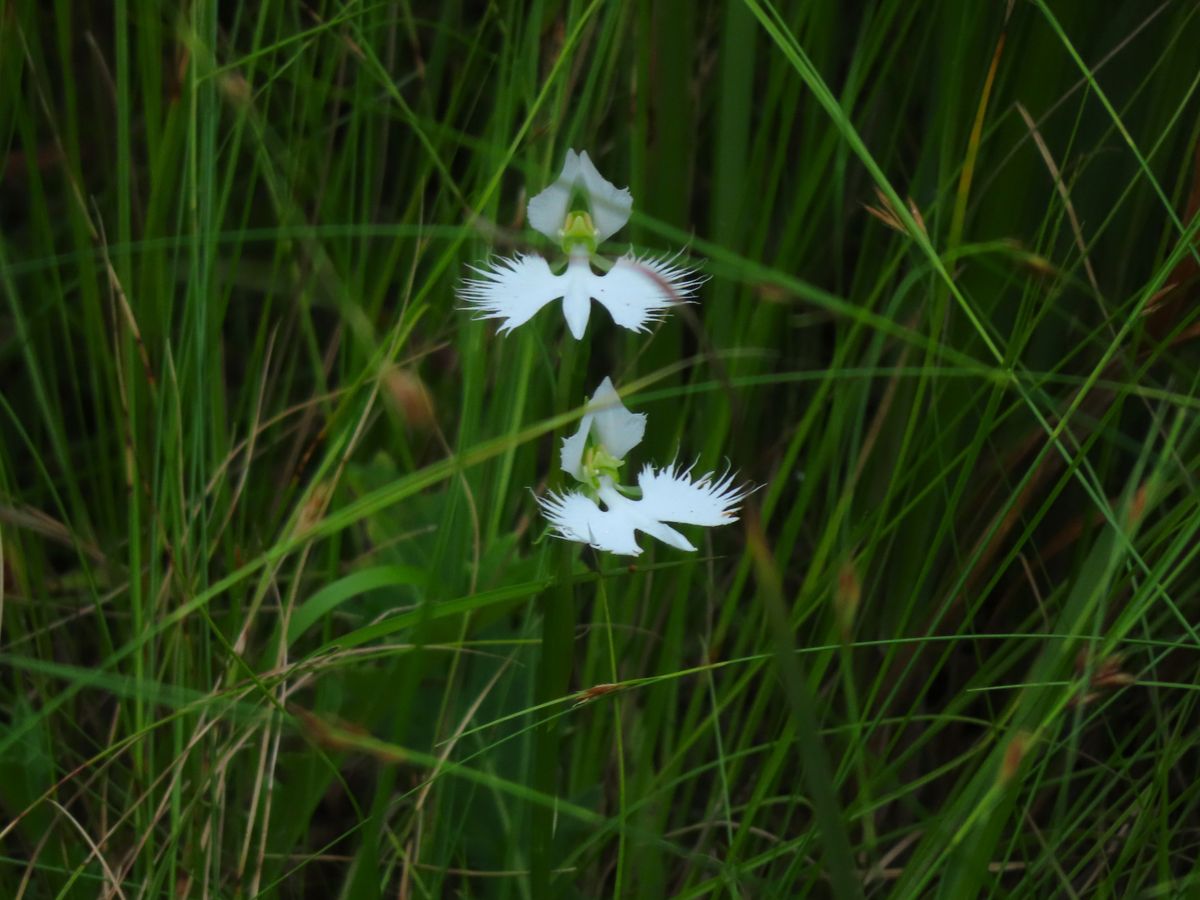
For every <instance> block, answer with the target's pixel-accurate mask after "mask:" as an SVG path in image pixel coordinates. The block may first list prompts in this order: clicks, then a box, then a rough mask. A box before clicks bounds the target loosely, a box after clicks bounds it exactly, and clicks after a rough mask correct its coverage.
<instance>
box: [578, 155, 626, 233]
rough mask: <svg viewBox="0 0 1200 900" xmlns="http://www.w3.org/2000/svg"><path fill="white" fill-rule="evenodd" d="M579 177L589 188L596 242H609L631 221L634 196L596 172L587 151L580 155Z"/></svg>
mask: <svg viewBox="0 0 1200 900" xmlns="http://www.w3.org/2000/svg"><path fill="white" fill-rule="evenodd" d="M579 176H580V178H581V179H582V181H583V185H584V187H585V188H587V192H588V205H589V206H590V207H591V213H592V222H593V224H595V226H596V240H597V241H605V240H608V238H610V237H612V235H614V234H615V233H616V232H618V231H620V230H621V228H622V227H623V226H624V225H625V223H626V222H628V221H629V213H630V210H632V209H633V195H632V194H630V193H629V188H618V187H616V186H615V185H614V184H613V183H612V182H611V181H608V180H607V179H606V178H604V176H603V175H601V174H600V173H599V172H598V171H596V167H595V166H594V165H592V161H591V159H589V158H588V155H587V151H586V150H585V151H584V152H583V153H581V154H580V155H579Z"/></svg>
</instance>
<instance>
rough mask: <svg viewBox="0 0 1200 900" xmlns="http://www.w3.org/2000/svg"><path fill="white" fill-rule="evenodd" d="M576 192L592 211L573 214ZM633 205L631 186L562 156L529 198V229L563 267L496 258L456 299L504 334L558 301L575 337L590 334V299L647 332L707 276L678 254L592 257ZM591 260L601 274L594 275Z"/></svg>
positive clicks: (525, 258)
mask: <svg viewBox="0 0 1200 900" xmlns="http://www.w3.org/2000/svg"><path fill="white" fill-rule="evenodd" d="M579 194H582V196H583V198H584V199H585V200H586V203H587V206H588V210H589V212H584V211H579V210H575V211H572V209H571V203H572V199H573V198H574V197H575V196H576V195H579ZM632 207H633V197H632V196H631V195H630V193H629V189H628V188H622V189H618V188H616V187H614V186H613V184H612V183H611V182H608V181H606V180H605V179H604V178H603V177H602V176H601V175H600V173H599V172H598V171H596V167H595V166H594V165H592V161H591V160H590V159H589V158H588V155H587V153H586V152H584V153H581V154H576V153H575V151H574V150H569V151H567V159H566V162H565V163H564V164H563V170H562V173H561V174H560V175H559V176H558V179H557V180H556V181H555V182H554V183H553V184H552V185H550V186H549V187H548V188H546V189H545V190H544V191H542V192H541V193H540V194H538V195H537V196H536V197H534V198H532V199H531V200H530V201H529V224H530V225H532V226H533V227H534V228H535V229H537V230H538V231H540V232H541V233H542V234H544V235H546V236H547V237H549V238H551V239H553V240H555V241H558V242H559V243H560V245H561V246H562V249H563V251H564V252H565V253H566V254H567V265H566V269H565V270H564V271H563V272H561V273H560V274H555V272H554V271H553V270H551V268H550V264H549V263H548V262H547V261H546V260H545V259H544V258H543V257H541V256H538V255H536V254H529V255H520V254H518V255H517V256H513V257H507V258H500V259H496V260H493V261H489V262H488V263H487V264H486V265H485V266H483V267H476V266H472V267H471V269H472V271H473V272H475V273H476V274H477V276H478V277H475V278H468V279H467V281H466V282H465V283H464V284H463V286H462V288H461V289H460V290H459V292H458V293H459V298H460V299H462V300H463V301H465V303H466V306H467V308H468V309H470V310H472V311H474V312H477V313H478V314H479V317H480V318H483V319H501V320H503V321H502V322H501V325H500V333H501V334H505V333H507V332H509V331H512V330H513V329H514V328H516V327H518V326H519V325H523V324H525V323H526V322H528V321H529V320H530V319H532V318H533V317H534V315H536V314H537V312H538V311H539V310H540V309H541V308H542V307H544V306H546V305H547V304H548V303H552V302H553V301H555V300H560V299H561V300H562V301H563V316H564V317H565V318H566V320H567V327H568V329H570V332H571V334H572V336H573V337H574V338H575V339H576V340H580V339H582V338H583V333H584V331H585V330H586V329H587V323H588V318H589V317H590V315H591V310H592V300H596V301H597V302H599V303H600V304H601V305H602V306H604V308H605V309H607V310H608V312H609V315H611V316H612V318H613V321H614V322H616V323H617V324H618V325H620V326H621V327H623V328H628V329H629V330H630V331H639V332H640V331H648V330H649V328H650V325H651V324H652V323H654V322H658V321H661V320H662V318H663V317H664V316H665V315H666V310H668V309H670V308H671V307H672V306H676V305H678V304H680V303H687V302H690V301H691V299H692V297H693V296H694V292H695V289H696V288H697V287H698V286H699V285H700V284H702V283H703V282H704V278H703V276H699V275H697V274H696V272H695V270H694V269H692V268H690V267H688V266H682V265H677V264H676V262H675V259H676V258H675V257H671V258H667V259H648V258H639V257H637V256H634V255H633V254H632V253H629V254H626V255H625V256H623V257H621V258H620V259H618V260H617V261H616V262H615V263H613V262H609V261H608V260H606V259H604V258H603V257H599V256H596V255H595V251H596V245H597V244H598V243H600V242H601V241H603V240H606V239H607V238H609V237H611V236H612V235H613V234H614V233H615V232H616V231H618V230H619V229H620V228H621V227H622V226H623V225H624V224H625V223H626V222H627V221H629V212H630V209H631V208H632ZM593 263H594V264H595V265H596V266H598V267H600V268H602V269H603V270H604V274H597V273H596V272H595V271H593V268H592V266H593Z"/></svg>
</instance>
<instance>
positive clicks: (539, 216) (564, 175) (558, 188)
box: [526, 150, 591, 241]
mask: <svg viewBox="0 0 1200 900" xmlns="http://www.w3.org/2000/svg"><path fill="white" fill-rule="evenodd" d="M588 165H589V166H590V165H591V163H590V162H589V163H588ZM578 181H579V157H578V156H577V155H576V153H575V151H574V150H568V151H567V158H566V161H565V162H564V163H563V167H562V172H561V173H560V174H559V176H558V178H557V179H555V181H554V183H553V184H551V185H550V187H548V188H546V189H545V190H544V191H542V192H541V193H540V194H538V195H537V196H535V197H532V198H530V200H529V205H528V207H526V215H527V216H528V217H529V224H530V226H532V227H533V228H536V229H537V230H538V231H540V232H541V233H542V234H544V235H545V236H546V237H548V238H550V240H552V241H557V240H558V239H559V232H560V231H561V230H562V227H563V222H564V221H565V220H566V218H567V206H568V204H569V203H570V202H571V190H572V189H573V188H574V187H575V184H576V182H578Z"/></svg>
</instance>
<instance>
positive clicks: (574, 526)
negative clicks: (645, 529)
mask: <svg viewBox="0 0 1200 900" xmlns="http://www.w3.org/2000/svg"><path fill="white" fill-rule="evenodd" d="M538 505H540V506H541V508H542V513H543V514H544V515H545V516H546V518H547V519H548V520H549V522H550V524H551V526H553V528H554V531H555V533H556V534H557V535H558V536H559V537H561V538H565V539H566V540H568V541H579V542H580V543H583V544H588V545H589V546H591V547H595V548H596V549H597V550H607V551H608V552H609V553H620V554H623V555H625V556H639V555H641V552H642V548H641V547H639V546H638V545H637V541H636V540H634V535H633V528H634V525H633V522H632V521H631V520H630V518H629V516H627V515H624V514H622V512H621V511H620V510H615V509H609V510H603V509H601V508H600V507H599V506H598V505H597V504H596V502H595V501H594V500H591V499H589V498H587V497H585V496H584V495H583V494H578V493H573V492H572V493H567V494H555V493H553V492H551V493H550V494H548V495H547V496H545V497H539V498H538Z"/></svg>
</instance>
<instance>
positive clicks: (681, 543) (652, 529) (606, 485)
mask: <svg viewBox="0 0 1200 900" xmlns="http://www.w3.org/2000/svg"><path fill="white" fill-rule="evenodd" d="M599 493H600V499H601V500H603V501H604V505H605V506H606V507H608V509H609V510H610V511H611V512H614V513H619V514H621V515H623V516H625V517H626V518H627V519H628V520H629V522H630V523H631V524H632V525H633V527H634V528H635V529H636V530H637V531H641V532H644V533H645V534H648V535H650V537H654V538H658V539H659V540H660V541H662V542H663V543H664V544H669V545H671V546H672V547H675V548H677V549H679V550H695V549H696V548H695V547H693V546H692V543H691V541H689V540H688V539H687V538H685V537H684V536H683V535H682V534H680V533H679V532H678V531H676V530H675V529H674V528H672V527H671V526H670V525H667V524H666V523H665V522H661V521H659V520H660V519H662V516H660V515H658V514H657V512H656V511H655V510H654V509H653V508H652V507H648V506H647V505H646V504H645V503H644V502H643V501H641V500H630V499H629V498H628V497H626V496H625V495H623V494H622V493H621V492H620V491H618V490H617V489H616V487H615V486H614V485H613V483H612V482H611V481H605V482H602V483H601V485H600V491H599Z"/></svg>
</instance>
